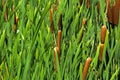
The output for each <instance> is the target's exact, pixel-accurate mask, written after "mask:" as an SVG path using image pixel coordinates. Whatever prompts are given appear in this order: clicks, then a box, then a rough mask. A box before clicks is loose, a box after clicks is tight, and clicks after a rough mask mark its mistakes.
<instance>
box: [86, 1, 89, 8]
mask: <svg viewBox="0 0 120 80" xmlns="http://www.w3.org/2000/svg"><path fill="white" fill-rule="evenodd" d="M86 7H87V8H90V0H87V1H86Z"/></svg>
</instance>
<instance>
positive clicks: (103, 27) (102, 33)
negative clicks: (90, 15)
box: [101, 25, 107, 43]
mask: <svg viewBox="0 0 120 80" xmlns="http://www.w3.org/2000/svg"><path fill="white" fill-rule="evenodd" d="M106 31H107V28H106V26H105V25H104V26H102V28H101V43H104V42H105V36H106Z"/></svg>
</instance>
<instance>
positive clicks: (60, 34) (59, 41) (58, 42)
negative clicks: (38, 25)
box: [57, 30, 62, 50]
mask: <svg viewBox="0 0 120 80" xmlns="http://www.w3.org/2000/svg"><path fill="white" fill-rule="evenodd" d="M61 37H62V31H61V30H58V39H57V46H58V48H59V50H60V45H61Z"/></svg>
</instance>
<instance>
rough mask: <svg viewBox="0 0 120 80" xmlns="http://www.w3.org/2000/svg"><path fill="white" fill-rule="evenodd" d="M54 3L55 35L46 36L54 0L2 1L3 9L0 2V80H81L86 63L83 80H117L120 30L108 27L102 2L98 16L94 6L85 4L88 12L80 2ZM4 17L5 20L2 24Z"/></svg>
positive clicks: (63, 0) (95, 0)
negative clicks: (102, 36)
mask: <svg viewBox="0 0 120 80" xmlns="http://www.w3.org/2000/svg"><path fill="white" fill-rule="evenodd" d="M59 1H60V2H59V5H58V7H57V9H56V10H55V11H54V13H53V20H54V30H55V31H54V34H53V33H52V32H51V30H50V19H49V18H50V17H49V16H50V8H54V6H55V5H56V0H6V2H5V4H4V6H2V0H1V1H0V4H1V5H0V80H8V79H10V80H31V79H32V80H62V79H65V80H82V74H83V69H84V65H85V61H86V59H87V58H88V57H91V59H92V61H91V64H90V66H89V69H88V73H87V76H86V79H87V80H98V79H100V80H110V79H111V80H119V76H120V54H119V53H120V51H119V50H120V27H119V25H120V24H118V25H117V26H115V27H114V28H113V27H112V25H111V24H110V23H109V22H108V20H107V16H106V3H105V0H100V13H98V12H97V2H98V1H97V0H90V7H89V8H87V7H86V0H84V1H83V3H82V5H80V3H79V0H59ZM13 5H14V11H13V10H12V6H13ZM6 11H7V13H8V15H7V20H5V19H4V18H5V17H4V15H5V12H6ZM61 13H62V25H63V27H62V37H61V43H60V46H61V47H60V61H59V59H58V57H57V55H56V65H57V69H58V70H57V71H56V70H54V47H56V44H55V40H57V34H58V26H59V25H58V24H59V17H60V16H61ZM14 15H16V17H18V23H17V26H16V27H17V30H16V32H14V31H13V30H14ZM84 18H86V24H85V25H84V26H83V24H82V21H83V19H84ZM119 21H120V20H119ZM119 23H120V22H119ZM103 25H106V27H107V32H106V37H105V42H104V49H103V55H102V61H99V53H100V43H101V41H100V34H101V27H102V26H103ZM81 35H82V37H81ZM80 37H81V40H80Z"/></svg>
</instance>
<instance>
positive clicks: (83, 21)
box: [79, 18, 87, 42]
mask: <svg viewBox="0 0 120 80" xmlns="http://www.w3.org/2000/svg"><path fill="white" fill-rule="evenodd" d="M86 24H87V19H86V18H83V20H82V28H81V32H80V40H79V42H81V41H82V38H83V33H84V26H85V25H86Z"/></svg>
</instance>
